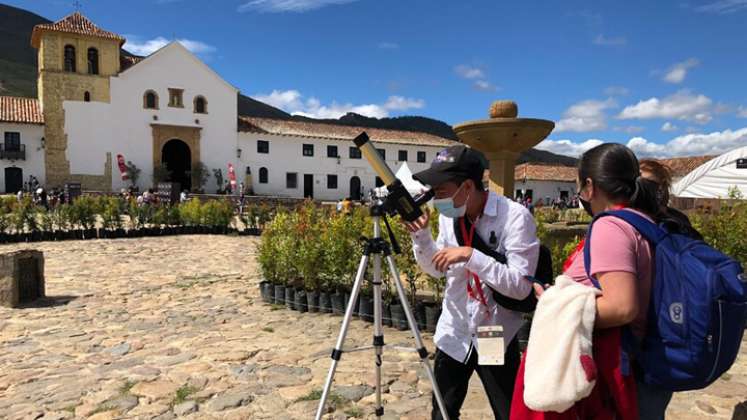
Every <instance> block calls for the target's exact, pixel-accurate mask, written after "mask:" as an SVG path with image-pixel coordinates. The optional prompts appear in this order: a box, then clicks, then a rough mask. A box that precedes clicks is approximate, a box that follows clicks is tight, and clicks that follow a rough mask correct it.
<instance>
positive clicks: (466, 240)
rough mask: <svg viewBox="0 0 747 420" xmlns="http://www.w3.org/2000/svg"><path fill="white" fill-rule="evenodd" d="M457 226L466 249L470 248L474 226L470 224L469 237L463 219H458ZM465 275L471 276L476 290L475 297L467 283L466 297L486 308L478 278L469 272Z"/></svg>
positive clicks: (486, 303)
mask: <svg viewBox="0 0 747 420" xmlns="http://www.w3.org/2000/svg"><path fill="white" fill-rule="evenodd" d="M459 226H460V228H461V229H462V237H463V238H464V244H465V245H466V246H468V247H471V246H472V238H474V236H475V224H474V223H473V224H472V227H471V228H470V230H469V235H467V227H466V226H465V225H464V217H462V218H460V219H459ZM467 273H468V274H471V275H472V278H473V279H474V280H475V288H476V289H477V295H475V292H474V290H473V289H472V285H471V284H470V282H467V295H468V296H469V297H470V298H471V299H478V300H479V301H480V303H482V304H483V305H485V306H486V307H487V306H488V302H487V300H486V299H485V295H484V294H483V292H482V283H480V277H479V276H478V275H477V274H475V273H472V272H470V271H469V270H467Z"/></svg>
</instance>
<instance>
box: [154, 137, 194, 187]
mask: <svg viewBox="0 0 747 420" xmlns="http://www.w3.org/2000/svg"><path fill="white" fill-rule="evenodd" d="M161 163H162V164H163V165H166V168H167V169H168V170H169V172H170V174H169V179H168V180H169V181H170V182H178V183H179V188H181V189H182V190H188V191H189V190H191V189H192V177H191V175H190V171H191V170H192V153H191V152H190V150H189V146H188V145H187V143H185V142H183V141H181V140H179V139H171V140H169V141H167V142H166V144H164V145H163V149H162V150H161Z"/></svg>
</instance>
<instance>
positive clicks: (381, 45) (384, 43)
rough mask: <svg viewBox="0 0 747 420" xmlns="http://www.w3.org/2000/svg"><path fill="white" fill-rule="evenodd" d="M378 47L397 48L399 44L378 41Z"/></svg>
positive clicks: (383, 48) (385, 48) (384, 48)
mask: <svg viewBox="0 0 747 420" xmlns="http://www.w3.org/2000/svg"><path fill="white" fill-rule="evenodd" d="M378 47H379V49H382V50H397V49H399V44H397V43H396V42H379V45H378Z"/></svg>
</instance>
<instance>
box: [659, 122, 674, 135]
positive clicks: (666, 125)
mask: <svg viewBox="0 0 747 420" xmlns="http://www.w3.org/2000/svg"><path fill="white" fill-rule="evenodd" d="M676 130H677V126H676V125H674V124H672V123H670V122H669V121H667V122H665V123H664V124H663V125H662V126H661V131H665V132H666V131H676Z"/></svg>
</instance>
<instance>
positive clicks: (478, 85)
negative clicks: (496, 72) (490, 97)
mask: <svg viewBox="0 0 747 420" xmlns="http://www.w3.org/2000/svg"><path fill="white" fill-rule="evenodd" d="M472 87H473V88H475V90H479V91H481V92H496V91H498V86H496V85H494V84H492V83H490V82H488V81H485V80H475V83H473V84H472Z"/></svg>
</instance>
